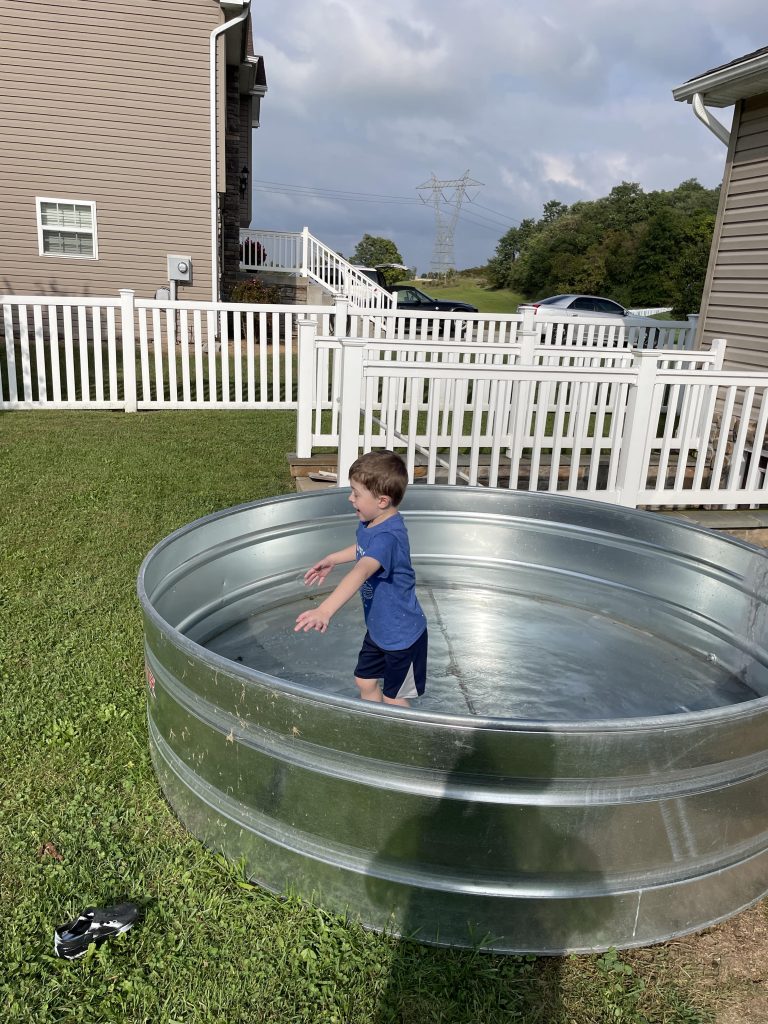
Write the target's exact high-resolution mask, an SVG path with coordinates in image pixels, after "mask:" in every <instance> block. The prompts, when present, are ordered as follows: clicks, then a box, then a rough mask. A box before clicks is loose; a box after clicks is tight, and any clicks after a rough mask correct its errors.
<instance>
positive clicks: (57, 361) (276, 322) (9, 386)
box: [0, 291, 333, 412]
mask: <svg viewBox="0 0 768 1024" xmlns="http://www.w3.org/2000/svg"><path fill="white" fill-rule="evenodd" d="M0 303H2V321H1V322H0V327H1V328H2V341H0V410H2V411H12V410H17V409H124V410H126V411H128V412H132V411H136V410H137V409H141V410H145V409H203V408H208V409H251V410H253V409H294V408H295V407H296V384H295V372H296V371H295V364H296V339H297V324H298V320H299V317H300V316H311V317H312V318H313V322H314V323H315V324H316V325H317V328H318V330H322V331H324V332H326V333H328V332H329V330H330V326H329V324H330V320H331V316H332V313H333V309H332V307H327V306H316V307H302V306H289V305H275V306H259V307H256V306H252V305H246V304H242V303H241V304H238V303H212V302H170V301H168V300H155V299H137V298H135V296H134V294H133V292H131V291H123V292H121V297H120V298H117V299H115V298H96V299H94V298H90V297H72V298H60V297H58V296H57V297H56V299H55V300H52V299H49V298H46V297H41V296H3V297H2V299H0Z"/></svg>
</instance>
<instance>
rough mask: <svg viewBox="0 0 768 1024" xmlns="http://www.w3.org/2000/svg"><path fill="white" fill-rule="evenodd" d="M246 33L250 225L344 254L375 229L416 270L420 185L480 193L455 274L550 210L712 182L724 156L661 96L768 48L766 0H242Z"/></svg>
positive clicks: (423, 249)
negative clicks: (252, 73) (253, 106)
mask: <svg viewBox="0 0 768 1024" xmlns="http://www.w3.org/2000/svg"><path fill="white" fill-rule="evenodd" d="M253 22H254V45H255V48H256V51H257V52H259V53H262V54H263V55H264V58H265V62H266V70H267V80H268V83H269V91H268V93H267V95H266V97H265V99H264V100H263V101H262V108H261V127H260V128H259V129H258V131H257V132H256V136H255V143H254V167H253V170H252V179H254V181H253V184H254V221H253V223H254V226H256V227H264V228H271V229H276V230H298V229H300V228H301V227H302V226H303V225H305V224H306V225H308V226H309V228H310V230H311V231H312V232H313V234H315V235H316V236H317V237H319V238H320V239H322V240H323V241H324V242H326V243H327V244H328V245H330V246H332V247H333V248H335V249H337V250H340V251H342V252H344V253H345V254H347V255H349V254H350V253H351V252H352V250H353V248H354V246H355V244H356V242H357V241H358V240H359V239H360V237H361V236H362V235H363V233H364V232H369V233H370V234H373V235H383V236H386V237H388V238H391V239H393V240H394V242H395V243H396V244H397V246H398V248H399V250H400V252H401V254H402V256H403V258H404V260H405V262H406V263H407V264H408V265H409V266H417V267H418V268H419V270H420V271H427V270H428V269H429V264H430V261H431V259H432V248H433V244H434V238H435V212H434V208H433V207H432V206H429V205H426V204H423V203H421V202H420V200H419V192H418V191H417V186H419V185H422V184H424V183H425V182H427V181H429V180H430V179H431V178H432V175H433V174H434V175H435V176H436V177H437V179H441V180H451V179H454V180H455V179H460V178H461V177H462V176H463V175H464V173H465V172H466V171H468V172H469V176H470V178H471V179H472V180H474V181H478V182H482V188H472V189H470V190H469V194H470V195H471V196H472V202H471V203H470V202H466V201H465V202H464V204H463V205H462V207H461V215H460V217H459V220H458V223H457V225H456V230H455V260H456V265H457V266H458V267H459V268H462V267H469V266H476V265H479V264H483V263H485V262H486V261H487V260H488V259H489V257H490V256H491V255H492V254H493V250H494V248H495V246H496V243H497V241H498V239H499V238H500V237H501V235H502V234H503V233H504V232H505V231H506V230H507V228H509V227H511V226H512V225H514V224H516V223H517V222H519V221H520V220H521V219H522V218H524V217H537V216H539V215H540V213H541V207H542V204H543V203H544V202H546V201H547V200H549V199H559V200H560V201H562V202H564V203H573V202H575V201H576V200H580V199H592V198H595V197H598V196H602V195H605V194H607V193H608V192H609V191H610V189H611V188H612V187H613V186H614V185H615V184H618V183H619V182H621V181H622V180H624V181H636V182H639V183H640V184H641V185H642V187H643V188H644V189H645V190H652V189H659V188H673V187H675V186H676V185H678V184H679V183H680V182H681V181H683V180H685V179H686V178H692V177H695V178H698V180H699V181H700V182H702V184H704V185H706V186H707V187H711V186H713V185H716V184H717V183H718V182H719V181H720V177H721V175H722V170H723V163H724V159H725V147H724V146H723V145H722V144H721V143H720V142H719V141H718V140H717V139H716V138H715V136H714V135H712V134H711V133H710V132H709V131H708V130H707V129H706V128H705V127H704V126H703V125H702V124H701V123H700V122H699V121H697V120H696V118H695V117H694V115H693V113H692V111H691V108H690V107H689V106H688V105H687V104H682V103H676V102H675V101H674V100H673V99H672V95H671V90H672V89H673V88H674V87H675V86H677V85H680V84H682V83H683V82H684V81H686V80H687V79H688V78H691V77H693V76H694V75H698V74H700V73H701V72H703V71H706V70H708V69H710V68H713V67H716V66H717V65H719V64H724V63H727V62H728V61H730V60H733V59H734V58H736V57H740V56H742V55H744V54H746V53H749V52H750V51H752V50H755V49H757V48H759V47H761V46H766V45H768V5H767V4H766V3H765V0H696V2H693V0H676V2H675V3H670V0H579V2H578V3H575V2H574V0H538V2H533V0H527V2H523V0H483V2H482V3H479V2H477V0H419V2H418V3H416V2H414V0H385V2H381V0H379V2H375V3H374V2H372V0H291V2H289V3H287V2H286V0H255V2H254V4H253ZM713 112H714V113H715V115H716V116H717V117H719V118H720V119H721V120H723V121H724V122H725V124H726V125H727V126H730V121H731V116H732V109H731V108H726V109H725V110H722V111H717V110H715V111H713ZM423 194H424V195H425V196H429V195H430V194H431V193H429V192H425V193H423ZM447 196H448V198H452V197H453V193H452V192H451V191H450V190H447Z"/></svg>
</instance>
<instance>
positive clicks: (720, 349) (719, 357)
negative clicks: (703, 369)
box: [709, 338, 728, 370]
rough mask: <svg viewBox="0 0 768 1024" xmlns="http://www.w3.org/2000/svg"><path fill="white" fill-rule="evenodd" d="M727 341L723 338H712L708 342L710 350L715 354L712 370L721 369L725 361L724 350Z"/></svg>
mask: <svg viewBox="0 0 768 1024" xmlns="http://www.w3.org/2000/svg"><path fill="white" fill-rule="evenodd" d="M727 345H728V342H727V341H726V340H725V338H713V339H712V341H710V343H709V347H710V350H711V351H712V352H714V354H715V361H714V363H713V364H712V369H713V370H722V368H723V363H724V361H725V350H726V347H727Z"/></svg>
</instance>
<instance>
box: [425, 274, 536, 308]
mask: <svg viewBox="0 0 768 1024" xmlns="http://www.w3.org/2000/svg"><path fill="white" fill-rule="evenodd" d="M415 283H416V287H417V288H419V289H421V291H423V292H426V293H427V295H432V296H434V297H435V298H436V299H455V300H456V301H457V302H469V303H470V304H471V305H473V306H477V308H478V310H479V311H480V312H481V313H516V312H517V307H518V306H519V305H520V303H521V302H525V299H524V298H523V296H522V295H520V294H518V293H517V292H510V291H508V290H507V289H506V288H499V289H497V290H494V289H492V288H486V287H485V285H484V283H483V281H482V280H480V279H479V278H463V277H456V278H454V280H453V281H452V282H451V283H450V285H447V286H445V287H443V286H442V285H437V284H432V283H431V282H430V283H428V284H427V283H425V284H423V285H422V284H420V283H419V282H418V281H417V282H415Z"/></svg>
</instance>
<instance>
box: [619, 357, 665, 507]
mask: <svg viewBox="0 0 768 1024" xmlns="http://www.w3.org/2000/svg"><path fill="white" fill-rule="evenodd" d="M632 366H633V368H636V369H637V380H636V381H635V383H634V384H630V385H629V396H628V399H627V411H626V415H625V417H624V429H623V430H622V431H621V432H620V437H621V440H620V442H619V443H620V445H621V452H620V453H619V469H618V474H617V481H616V484H617V491H618V503H619V505H625V506H627V507H628V508H637V505H638V495H639V493H640V491H641V490H644V489H645V479H644V476H645V473H646V472H647V466H648V460H649V457H650V454H649V447H648V441H649V438H650V437H651V436H652V432H653V433H655V431H656V424H655V423H653V422H652V413H653V405H654V402H653V396H654V388H655V384H656V373H657V370H658V359H657V358H656V353H655V352H654V351H653V350H652V349H635V352H634V358H633V360H632ZM614 415H615V416H618V415H621V413H620V411H619V410H616V411H615V412H614ZM617 433H619V432H618V431H617Z"/></svg>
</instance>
